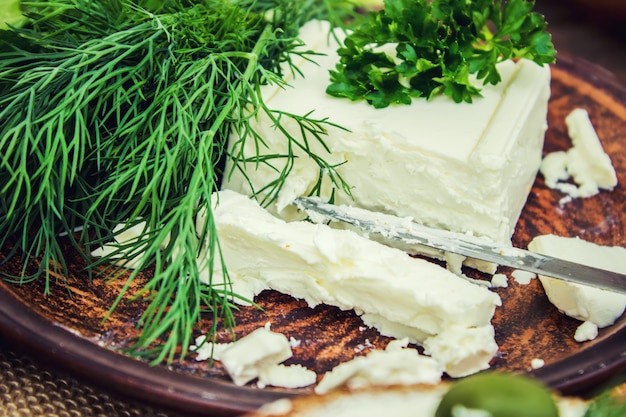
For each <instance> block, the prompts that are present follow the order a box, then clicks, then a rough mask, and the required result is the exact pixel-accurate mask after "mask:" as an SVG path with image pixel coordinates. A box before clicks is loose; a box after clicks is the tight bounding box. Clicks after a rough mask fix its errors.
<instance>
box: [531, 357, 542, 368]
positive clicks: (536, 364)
mask: <svg viewBox="0 0 626 417" xmlns="http://www.w3.org/2000/svg"><path fill="white" fill-rule="evenodd" d="M545 364H546V362H545V361H544V360H543V359H540V358H534V359H533V360H531V361H530V367H531V368H533V369H539V368H543V366H544V365H545Z"/></svg>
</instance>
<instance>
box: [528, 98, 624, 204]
mask: <svg viewBox="0 0 626 417" xmlns="http://www.w3.org/2000/svg"><path fill="white" fill-rule="evenodd" d="M565 123H566V124H567V128H568V130H567V131H568V134H569V136H570V138H571V140H572V145H573V146H572V148H570V149H569V150H568V151H567V152H565V151H556V152H552V153H550V154H548V155H546V156H545V157H544V159H543V161H542V163H541V167H540V171H541V173H542V175H543V176H544V178H545V181H546V185H547V186H548V187H550V188H554V189H557V190H559V191H561V192H563V193H565V194H568V196H569V197H570V198H577V197H583V198H585V197H591V196H593V195H596V194H597V193H598V192H599V191H600V189H606V190H612V189H613V188H614V187H615V186H616V185H617V175H616V174H615V168H613V164H612V163H611V158H610V157H609V156H608V155H607V154H606V153H605V152H604V149H603V148H602V143H600V139H599V138H598V135H597V134H596V131H595V129H594V127H593V124H592V123H591V119H590V118H589V114H588V113H587V111H586V110H585V109H582V108H577V109H574V110H573V111H572V112H571V113H570V114H569V115H568V116H567V117H566V118H565ZM570 177H572V178H573V180H574V182H575V183H576V185H575V184H571V183H568V182H565V181H567V180H569V179H570ZM565 201H569V199H568V200H564V202H565Z"/></svg>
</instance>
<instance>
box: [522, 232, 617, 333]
mask: <svg viewBox="0 0 626 417" xmlns="http://www.w3.org/2000/svg"><path fill="white" fill-rule="evenodd" d="M528 249H530V250H532V251H534V252H538V253H542V254H544V255H550V256H554V257H556V258H561V259H565V260H568V261H573V262H578V263H581V264H584V265H589V266H595V267H599V268H604V269H607V270H610V271H614V272H621V273H626V248H622V247H620V246H601V245H597V244H595V243H592V242H588V241H585V240H582V239H579V238H567V237H559V236H555V235H542V236H537V237H535V238H534V239H533V240H532V241H531V242H530V244H529V245H528ZM539 279H540V280H541V284H542V285H543V288H544V289H545V291H546V295H547V296H548V298H549V300H550V302H551V303H552V304H554V305H555V306H556V307H557V308H558V309H559V310H560V311H561V312H562V313H564V314H567V315H568V316H570V317H573V318H575V319H578V320H581V321H590V322H592V323H595V324H596V325H597V326H598V327H605V326H609V325H611V324H613V323H614V322H615V320H617V319H618V318H619V317H620V316H621V315H622V314H623V313H624V309H626V295H625V294H620V293H617V292H613V291H606V290H602V289H599V288H594V287H590V286H587V285H580V284H576V283H570V282H565V281H562V280H558V279H555V278H550V277H546V276H542V275H540V276H539Z"/></svg>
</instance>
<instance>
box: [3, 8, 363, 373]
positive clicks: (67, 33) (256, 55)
mask: <svg viewBox="0 0 626 417" xmlns="http://www.w3.org/2000/svg"><path fill="white" fill-rule="evenodd" d="M21 6H22V9H23V11H24V14H25V15H26V16H27V17H28V19H29V20H30V23H29V24H28V25H26V26H24V27H23V28H10V29H8V30H5V31H2V32H1V36H0V120H2V123H1V124H0V249H2V250H3V251H6V250H9V249H8V248H11V249H10V252H9V254H8V255H9V258H11V257H13V256H21V257H22V259H23V260H24V265H25V266H24V270H23V271H22V274H21V275H19V276H17V277H6V279H8V280H10V281H12V282H17V283H26V282H28V281H31V280H34V279H39V278H42V279H45V280H46V285H48V284H49V282H51V280H53V279H58V278H59V277H63V276H65V274H66V273H67V265H66V263H65V257H64V251H63V248H62V244H61V238H60V236H61V235H65V236H67V239H69V240H70V241H71V242H72V244H73V245H74V247H75V248H76V249H78V250H79V251H80V252H81V253H83V254H84V256H85V257H86V258H87V260H88V261H89V262H90V269H93V268H97V267H99V268H105V271H106V272H107V273H108V274H109V276H110V277H112V278H115V277H118V276H121V274H122V272H124V271H125V269H126V268H125V267H124V265H122V266H121V267H120V266H116V264H115V263H114V262H113V261H114V260H115V258H116V255H119V254H120V253H123V254H124V255H125V256H126V257H127V262H130V261H132V262H133V263H135V264H136V265H137V267H138V268H137V269H134V270H132V271H131V272H130V273H129V275H125V277H126V278H125V279H127V283H126V287H125V288H127V287H128V286H129V285H130V283H131V282H132V281H133V280H135V279H136V278H137V277H138V276H139V274H140V272H141V271H142V270H145V269H146V268H154V271H155V272H154V277H153V278H151V279H150V280H149V281H148V282H146V283H145V284H144V286H143V290H142V291H141V293H140V294H139V295H138V296H139V297H143V298H145V299H147V300H148V301H149V305H148V307H147V309H146V310H145V312H144V313H143V315H142V317H141V320H140V326H141V336H140V337H139V339H138V340H136V341H133V344H132V347H131V351H132V353H134V354H137V355H145V356H147V357H148V358H149V359H150V360H152V361H153V363H158V362H161V361H163V360H167V361H172V360H173V359H174V358H175V355H176V354H177V353H180V354H181V355H183V356H184V355H185V354H186V352H187V349H188V346H189V345H190V343H191V340H192V339H191V338H192V337H193V330H194V326H196V325H197V323H198V321H199V318H200V315H201V314H202V313H205V312H210V313H212V314H214V317H215V320H214V323H217V321H218V319H219V318H224V322H225V323H226V325H231V326H232V324H233V319H232V309H233V308H235V307H234V305H233V304H232V300H233V298H236V297H237V295H236V294H232V291H231V288H230V286H229V284H228V280H226V283H225V284H215V285H201V284H200V280H199V276H200V271H199V267H198V262H197V258H198V255H199V254H200V252H201V249H202V248H201V247H200V245H199V244H198V241H199V240H200V241H205V242H207V241H208V246H207V247H206V248H205V250H206V251H207V253H208V255H207V256H208V262H209V268H208V270H209V274H211V273H212V271H213V268H212V267H211V265H212V264H213V263H220V262H223V261H222V258H221V256H220V248H219V239H218V237H217V236H216V233H215V225H214V224H213V218H212V211H211V205H210V202H211V195H212V194H213V193H214V192H215V191H217V190H218V188H219V184H220V181H221V178H222V176H223V175H224V172H223V167H224V164H225V160H226V158H229V157H232V155H231V156H229V155H228V154H227V141H228V137H229V133H230V132H231V130H233V129H235V130H237V131H238V132H246V133H247V134H248V136H249V138H250V140H255V141H257V142H258V146H263V145H262V138H261V137H260V135H258V134H257V133H256V132H255V131H254V129H253V128H252V126H251V125H250V123H249V120H250V117H253V116H254V114H256V113H259V112H264V113H266V114H268V115H269V116H270V118H271V119H272V120H274V121H275V123H276V124H277V126H279V127H280V126H281V125H282V120H285V119H291V120H293V121H295V122H296V123H298V125H300V126H301V128H302V131H303V132H307V133H308V134H309V136H310V137H312V138H314V140H317V141H320V142H322V143H323V140H324V132H325V128H326V126H327V125H328V122H327V121H326V120H313V119H310V118H309V117H308V116H307V115H293V114H287V113H283V112H277V111H274V110H272V109H270V108H268V107H267V106H266V105H265V103H264V102H263V97H262V96H261V94H260V90H259V86H260V85H262V84H266V83H282V82H283V81H282V75H283V74H282V72H281V71H282V70H283V69H284V68H291V65H290V63H291V53H292V48H293V47H294V45H297V33H298V30H299V28H300V26H301V25H302V24H304V23H305V22H306V21H308V20H310V19H311V18H313V17H317V18H328V19H330V20H331V21H334V22H335V23H339V22H341V21H344V20H345V19H350V18H353V17H354V15H353V13H352V8H351V5H350V4H349V3H347V2H339V1H328V0H327V1H307V0H296V1H293V0H274V1H255V0H243V1H231V0H215V1H208V0H205V1H183V0H177V1H175V0H165V1H154V0H143V1H141V0H140V1H130V0H101V1H96V2H94V1H90V0H55V1H54V2H49V1H23V2H22V3H21ZM300 54H302V53H301V52H300ZM291 70H293V69H291ZM287 140H288V141H289V147H298V148H301V149H303V150H305V152H308V153H309V154H310V156H311V157H312V158H313V159H314V160H315V161H317V163H318V165H319V167H320V181H322V178H324V177H328V178H330V180H331V181H332V182H333V183H335V184H336V185H337V187H338V188H340V189H345V190H347V187H346V184H345V183H343V180H342V179H341V177H340V176H339V175H338V174H337V172H336V171H335V167H333V166H330V165H329V164H327V163H326V162H325V160H324V155H316V154H314V153H312V152H311V151H310V147H309V146H308V144H307V143H306V141H307V140H308V139H307V138H306V137H305V138H304V139H302V138H294V137H292V136H291V135H287ZM293 158H294V155H293V154H286V155H274V156H272V157H271V158H268V159H259V160H257V161H255V162H256V163H260V164H271V166H272V167H274V168H275V169H276V170H277V173H278V175H277V178H276V181H275V183H274V184H273V185H272V187H273V192H271V193H269V194H270V196H272V195H276V193H277V191H278V190H279V189H280V187H281V186H282V184H283V182H284V181H285V179H286V176H287V175H289V172H290V167H291V165H292V163H293ZM245 162H246V161H240V160H236V161H235V166H236V167H237V168H236V169H243V170H245V166H244V165H245ZM202 210H206V218H207V222H206V226H205V227H204V230H202V231H201V232H200V233H199V234H198V232H197V231H196V225H195V218H196V215H197V214H198V213H199V212H200V211H202ZM118 224H123V225H125V226H124V227H123V228H122V231H123V230H125V229H128V228H130V227H136V226H138V225H145V228H144V234H143V237H142V239H137V240H134V241H131V242H126V243H124V244H120V245H119V249H118V251H117V252H114V253H113V254H110V255H108V256H105V257H103V258H101V259H98V260H95V261H94V260H93V259H91V257H90V256H89V254H90V252H91V251H92V250H93V249H95V248H97V247H100V246H101V245H103V244H105V243H107V242H109V241H111V240H114V239H115V237H116V236H117V235H118V234H119V233H120V231H119V230H118V229H116V226H117V225H118ZM33 259H34V260H37V261H38V262H36V264H37V265H39V266H38V270H37V271H36V272H35V273H34V274H31V275H27V274H26V270H27V269H26V268H27V265H29V264H30V260H33ZM227 267H228V266H227V265H223V269H224V270H225V271H227ZM211 279H212V278H211V277H210V278H209V280H210V281H211ZM212 284H213V283H212ZM46 291H48V289H46ZM124 299H125V290H123V291H122V293H121V294H120V295H119V297H118V299H117V301H116V303H115V305H113V306H112V309H114V308H115V307H116V306H117V305H118V304H119V303H120V302H122V301H124ZM215 330H216V329H215V328H214V329H213V331H215Z"/></svg>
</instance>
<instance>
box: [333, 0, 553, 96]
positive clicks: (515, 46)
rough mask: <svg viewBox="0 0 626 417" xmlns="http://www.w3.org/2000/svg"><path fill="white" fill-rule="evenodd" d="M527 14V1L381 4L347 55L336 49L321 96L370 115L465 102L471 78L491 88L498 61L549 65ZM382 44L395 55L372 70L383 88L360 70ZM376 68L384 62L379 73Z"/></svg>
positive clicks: (540, 33) (473, 91)
mask: <svg viewBox="0 0 626 417" xmlns="http://www.w3.org/2000/svg"><path fill="white" fill-rule="evenodd" d="M533 7H534V2H533V1H526V0H510V1H507V2H502V1H495V2H494V1H492V0H476V1H465V0H432V1H431V0H418V1H409V0H386V1H385V8H384V9H383V10H380V11H378V12H376V13H370V14H368V16H367V19H366V20H365V21H364V22H363V24H362V26H359V27H357V28H355V29H354V31H353V32H352V34H350V35H348V36H347V38H346V39H345V45H346V49H347V50H349V51H350V52H349V53H342V51H344V48H342V49H340V51H339V52H340V55H341V61H340V64H339V65H338V66H337V67H336V69H335V70H334V71H332V72H331V73H330V81H331V82H330V85H329V87H328V88H327V90H326V91H327V93H328V94H330V95H333V96H337V97H346V98H349V99H350V100H360V99H365V100H367V101H368V102H370V103H371V104H373V105H375V106H376V107H386V106H388V105H390V104H392V103H404V104H408V103H410V100H409V99H408V98H410V97H419V96H423V97H426V98H427V99H430V98H432V97H434V96H436V95H439V94H444V95H446V96H449V97H451V98H452V99H453V100H454V101H457V102H461V101H464V102H471V101H472V96H476V95H479V94H480V88H479V87H478V86H476V85H473V84H472V82H470V77H469V76H470V75H472V76H473V77H475V78H476V80H477V81H482V83H483V84H497V83H498V82H500V81H501V77H500V74H499V73H498V70H497V66H496V65H497V64H498V63H499V62H502V61H504V60H507V59H518V58H526V59H530V60H533V61H535V62H536V63H537V64H540V65H543V64H549V63H552V62H554V58H555V54H556V51H555V50H554V46H553V45H552V42H551V37H550V34H549V33H548V32H547V30H546V29H547V25H546V23H545V21H544V18H543V16H541V15H540V14H538V13H536V12H533V11H532V9H533ZM493 26H495V31H492V29H491V28H492V27H493ZM385 43H393V44H394V45H396V48H395V49H396V54H395V55H394V56H389V57H387V59H386V60H385V59H384V58H383V57H381V56H377V58H376V59H377V60H378V62H379V63H378V64H376V65H375V66H376V67H377V68H379V69H383V68H384V78H385V81H384V82H383V80H382V78H381V75H380V74H379V73H377V72H371V71H372V69H371V68H372V67H371V66H369V65H367V63H368V62H371V61H372V59H371V57H370V56H369V55H370V54H372V48H373V46H372V45H375V46H380V45H383V44H385ZM383 61H388V62H386V63H385V64H384V65H381V64H380V63H382V62H383ZM391 62H392V63H393V65H392V66H390V64H389V63H391ZM359 72H360V73H359ZM367 74H369V75H367ZM395 75H397V76H398V77H396V76H395ZM400 79H402V80H404V81H403V82H399V80H400ZM389 80H393V81H389ZM396 81H397V82H396ZM351 84H352V86H351ZM477 84H480V83H477ZM374 98H375V99H374Z"/></svg>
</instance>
